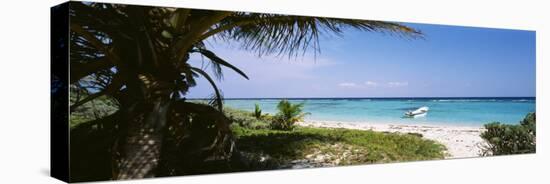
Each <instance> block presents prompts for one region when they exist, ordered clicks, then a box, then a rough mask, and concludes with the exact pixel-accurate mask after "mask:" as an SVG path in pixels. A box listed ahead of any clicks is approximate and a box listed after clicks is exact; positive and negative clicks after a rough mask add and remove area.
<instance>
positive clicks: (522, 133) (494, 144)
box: [481, 113, 536, 155]
mask: <svg viewBox="0 0 550 184" xmlns="http://www.w3.org/2000/svg"><path fill="white" fill-rule="evenodd" d="M535 128H536V118H535V113H529V114H527V116H525V119H523V120H522V121H521V122H520V124H519V125H508V124H501V123H499V122H493V123H489V124H485V129H487V131H485V132H483V133H482V134H481V137H482V138H483V139H485V140H486V141H487V143H488V146H487V147H485V149H484V154H485V155H509V154H523V153H535V151H536V131H535Z"/></svg>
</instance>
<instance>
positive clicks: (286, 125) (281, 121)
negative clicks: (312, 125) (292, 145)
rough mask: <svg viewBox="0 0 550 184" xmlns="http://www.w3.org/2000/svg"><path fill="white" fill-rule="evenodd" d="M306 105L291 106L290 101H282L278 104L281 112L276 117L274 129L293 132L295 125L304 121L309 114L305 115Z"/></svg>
mask: <svg viewBox="0 0 550 184" xmlns="http://www.w3.org/2000/svg"><path fill="white" fill-rule="evenodd" d="M303 107H304V104H303V103H299V104H291V103H290V102H289V101H288V100H281V101H280V102H279V104H277V109H278V110H279V112H278V113H277V114H276V115H275V118H274V122H273V124H272V126H273V128H275V129H281V130H291V129H293V128H294V123H296V122H298V121H303V119H304V117H305V116H306V115H308V114H309V113H304V112H303V109H302V108H303Z"/></svg>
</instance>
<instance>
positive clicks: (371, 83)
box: [365, 81, 378, 86]
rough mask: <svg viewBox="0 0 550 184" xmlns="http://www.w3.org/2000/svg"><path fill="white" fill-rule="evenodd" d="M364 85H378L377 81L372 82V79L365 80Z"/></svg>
mask: <svg viewBox="0 0 550 184" xmlns="http://www.w3.org/2000/svg"><path fill="white" fill-rule="evenodd" d="M365 85H367V86H378V83H377V82H373V81H367V82H365Z"/></svg>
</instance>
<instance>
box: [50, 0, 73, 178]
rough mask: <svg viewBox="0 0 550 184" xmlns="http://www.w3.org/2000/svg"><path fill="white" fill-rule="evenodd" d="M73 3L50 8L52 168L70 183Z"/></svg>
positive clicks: (52, 171) (52, 173)
mask: <svg viewBox="0 0 550 184" xmlns="http://www.w3.org/2000/svg"><path fill="white" fill-rule="evenodd" d="M69 4H70V2H66V3H63V4H60V5H57V6H54V7H52V8H51V9H50V39H51V40H50V48H51V50H50V66H51V71H50V77H51V78H50V90H51V91H50V97H51V99H50V169H51V173H50V174H51V176H52V177H54V178H57V179H59V180H62V181H65V182H69V181H70V179H69V177H70V174H69V116H68V115H69V107H68V105H69V87H68V84H69Z"/></svg>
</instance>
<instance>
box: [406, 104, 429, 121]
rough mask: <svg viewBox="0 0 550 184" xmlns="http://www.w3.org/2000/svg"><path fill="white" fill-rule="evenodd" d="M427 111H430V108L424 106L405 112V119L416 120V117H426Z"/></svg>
mask: <svg viewBox="0 0 550 184" xmlns="http://www.w3.org/2000/svg"><path fill="white" fill-rule="evenodd" d="M428 110H430V108H428V107H426V106H423V107H420V108H418V109H416V110H414V111H407V112H406V113H405V117H407V118H418V117H424V116H426V114H428Z"/></svg>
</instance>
